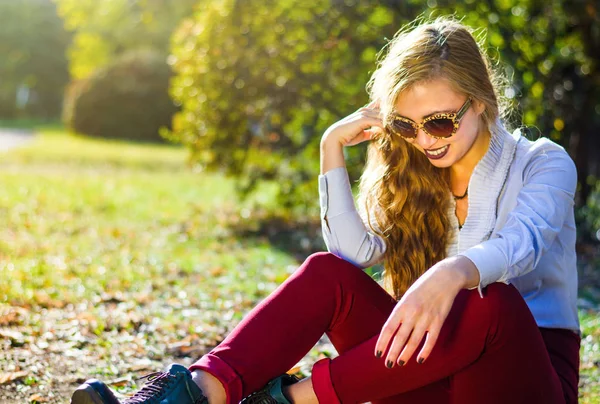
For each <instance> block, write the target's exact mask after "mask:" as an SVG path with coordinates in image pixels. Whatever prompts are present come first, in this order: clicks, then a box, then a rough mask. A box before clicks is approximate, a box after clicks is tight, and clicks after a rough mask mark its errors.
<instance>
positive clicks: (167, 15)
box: [54, 0, 196, 79]
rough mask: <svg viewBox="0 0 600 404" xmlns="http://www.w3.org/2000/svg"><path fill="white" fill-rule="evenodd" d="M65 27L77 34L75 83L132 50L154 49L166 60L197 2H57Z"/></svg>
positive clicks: (73, 45) (72, 50) (71, 50)
mask: <svg viewBox="0 0 600 404" xmlns="http://www.w3.org/2000/svg"><path fill="white" fill-rule="evenodd" d="M54 1H55V2H56V3H57V6H58V10H59V13H60V15H61V17H63V19H64V20H65V26H66V28H67V29H68V30H69V31H73V32H74V37H73V42H72V43H71V46H70V48H69V62H70V63H69V68H70V71H71V75H72V76H73V78H75V79H82V78H86V77H88V76H89V75H90V74H92V73H93V72H94V70H96V69H98V68H101V67H103V66H105V65H107V64H109V63H110V62H111V61H112V60H113V59H114V58H116V57H118V56H119V55H121V54H123V53H126V52H128V51H131V50H137V49H153V50H154V51H156V52H158V53H160V54H161V55H163V56H165V57H166V55H167V53H168V46H169V37H170V35H171V32H172V31H173V29H174V28H175V27H176V25H177V23H178V22H179V21H180V19H181V18H182V17H183V16H186V15H188V14H189V13H190V12H191V10H192V7H193V5H194V3H195V2H196V0H177V1H169V0H135V1H131V0H54Z"/></svg>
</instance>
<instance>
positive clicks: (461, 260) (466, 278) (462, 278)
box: [447, 255, 480, 289]
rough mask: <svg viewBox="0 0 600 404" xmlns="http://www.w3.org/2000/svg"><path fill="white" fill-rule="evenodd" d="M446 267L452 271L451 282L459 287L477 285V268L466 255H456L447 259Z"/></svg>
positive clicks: (465, 287)
mask: <svg viewBox="0 0 600 404" xmlns="http://www.w3.org/2000/svg"><path fill="white" fill-rule="evenodd" d="M448 261H449V262H448V263H447V264H448V265H447V268H448V269H449V270H450V272H451V273H452V275H451V278H452V281H453V283H454V284H455V285H456V286H457V287H458V288H459V289H471V288H475V287H477V286H478V285H479V281H480V278H479V270H478V269H477V267H476V266H475V264H474V263H473V261H471V260H470V259H468V258H467V257H464V256H462V255H458V256H455V257H452V258H450V259H448Z"/></svg>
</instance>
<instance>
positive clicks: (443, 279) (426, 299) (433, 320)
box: [375, 256, 479, 368]
mask: <svg viewBox="0 0 600 404" xmlns="http://www.w3.org/2000/svg"><path fill="white" fill-rule="evenodd" d="M478 284H479V271H477V268H476V267H475V265H474V264H473V263H472V262H471V260H469V259H468V258H466V257H463V256H456V257H450V258H446V259H444V260H442V261H440V262H438V263H437V264H435V265H434V266H433V267H431V268H430V269H429V270H427V271H426V272H425V273H424V274H423V275H421V277H419V279H417V280H416V281H415V282H414V283H413V284H412V285H411V287H410V288H409V289H408V290H407V291H406V293H405V294H404V296H402V298H401V299H400V301H399V302H398V303H397V304H396V307H394V310H393V311H392V314H391V315H390V317H389V318H388V319H387V321H386V322H385V324H384V326H383V328H382V330H381V334H380V335H379V339H378V340H377V344H376V345H375V356H377V357H379V356H381V355H382V353H383V352H385V351H386V349H387V347H388V345H390V341H391V346H390V349H389V352H388V354H387V357H386V358H385V362H384V363H385V364H386V366H387V367H390V368H391V367H392V366H393V365H394V363H398V365H400V366H402V365H404V364H405V363H406V362H408V360H409V359H410V358H411V357H412V355H413V353H414V351H415V350H416V349H417V347H418V346H419V344H420V343H421V340H422V339H423V337H424V336H425V333H427V337H426V339H425V344H424V345H423V348H422V349H421V351H420V352H419V355H418V356H417V361H418V362H419V363H422V362H423V361H424V360H425V359H427V357H428V356H429V354H430V353H431V350H432V349H433V346H434V345H435V342H436V341H437V338H438V336H439V333H440V329H441V328H442V325H443V324H444V321H445V320H446V317H447V316H448V313H449V312H450V309H451V308H452V304H453V303H454V299H455V298H456V295H457V294H458V292H459V291H460V290H461V289H463V288H467V287H473V286H477V285H478ZM378 353H379V355H378Z"/></svg>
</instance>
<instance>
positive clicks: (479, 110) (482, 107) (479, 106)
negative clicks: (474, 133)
mask: <svg viewBox="0 0 600 404" xmlns="http://www.w3.org/2000/svg"><path fill="white" fill-rule="evenodd" d="M473 104H474V105H473V106H474V108H475V112H477V115H481V114H483V111H485V104H484V103H483V102H481V101H479V100H475V102H474V103H473Z"/></svg>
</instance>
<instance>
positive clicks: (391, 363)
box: [387, 361, 394, 369]
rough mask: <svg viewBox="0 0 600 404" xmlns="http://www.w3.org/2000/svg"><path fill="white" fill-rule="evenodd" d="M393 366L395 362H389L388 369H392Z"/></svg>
mask: <svg viewBox="0 0 600 404" xmlns="http://www.w3.org/2000/svg"><path fill="white" fill-rule="evenodd" d="M393 366H394V362H392V361H387V367H388V368H390V369H391V368H392V367H393Z"/></svg>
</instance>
